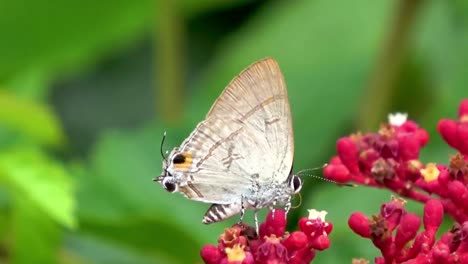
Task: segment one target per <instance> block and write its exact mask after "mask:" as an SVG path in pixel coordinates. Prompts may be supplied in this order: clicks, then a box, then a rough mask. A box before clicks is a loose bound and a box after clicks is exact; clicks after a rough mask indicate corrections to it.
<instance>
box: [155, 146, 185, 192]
mask: <svg viewBox="0 0 468 264" xmlns="http://www.w3.org/2000/svg"><path fill="white" fill-rule="evenodd" d="M191 167H192V155H191V154H190V153H188V152H181V151H179V149H178V148H175V149H174V150H172V151H171V153H170V154H169V156H168V157H167V158H164V160H163V175H161V176H159V177H157V178H156V179H155V181H157V182H159V183H161V185H162V186H163V187H164V189H165V190H166V191H168V192H177V191H178V190H179V185H180V183H181V180H182V179H181V178H182V176H181V175H182V174H183V173H184V172H186V171H188V170H189V169H190V168H191Z"/></svg>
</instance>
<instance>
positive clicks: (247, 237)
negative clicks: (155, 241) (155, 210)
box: [201, 209, 333, 264]
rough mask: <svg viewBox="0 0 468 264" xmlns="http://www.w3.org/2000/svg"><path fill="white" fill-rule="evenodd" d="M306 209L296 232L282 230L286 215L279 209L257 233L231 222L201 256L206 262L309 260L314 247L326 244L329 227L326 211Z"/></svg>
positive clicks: (298, 262) (272, 263)
mask: <svg viewBox="0 0 468 264" xmlns="http://www.w3.org/2000/svg"><path fill="white" fill-rule="evenodd" d="M309 212H310V214H309V217H303V218H301V219H300V220H299V228H300V231H294V232H292V233H288V232H285V230H286V214H285V212H284V211H283V210H279V209H277V210H275V211H274V212H269V213H268V215H267V218H266V220H265V222H264V223H262V224H261V225H260V228H259V235H257V234H256V231H255V228H253V227H251V226H248V225H245V224H235V225H233V226H232V227H231V228H228V229H226V230H225V231H224V233H223V234H222V235H220V236H219V239H218V246H214V245H205V246H204V247H203V248H202V250H201V257H202V259H203V261H204V262H205V263H206V264H221V263H222V264H253V263H258V264H282V263H284V264H285V263H289V264H306V263H310V262H311V261H312V260H313V259H314V257H315V253H316V250H324V249H327V248H328V247H329V246H330V240H329V238H328V234H330V232H331V230H332V228H333V226H332V224H331V223H329V222H325V215H326V212H324V211H322V212H318V211H316V210H309ZM273 213H274V215H273Z"/></svg>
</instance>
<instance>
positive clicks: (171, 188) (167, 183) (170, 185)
mask: <svg viewBox="0 0 468 264" xmlns="http://www.w3.org/2000/svg"><path fill="white" fill-rule="evenodd" d="M162 185H163V186H164V189H166V191H168V192H175V191H176V190H177V185H176V184H175V183H174V182H173V180H172V178H171V177H165V178H164V179H163V180H162Z"/></svg>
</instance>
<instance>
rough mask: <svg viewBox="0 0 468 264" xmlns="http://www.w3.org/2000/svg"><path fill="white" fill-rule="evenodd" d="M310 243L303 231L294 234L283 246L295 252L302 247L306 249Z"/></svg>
mask: <svg viewBox="0 0 468 264" xmlns="http://www.w3.org/2000/svg"><path fill="white" fill-rule="evenodd" d="M307 243H308V238H307V235H306V234H304V232H301V231H294V232H292V233H291V234H290V235H289V236H288V237H287V238H286V239H285V240H284V241H283V245H284V246H285V247H286V248H287V249H288V251H289V252H290V251H295V250H298V249H300V248H302V247H305V246H306V245H307Z"/></svg>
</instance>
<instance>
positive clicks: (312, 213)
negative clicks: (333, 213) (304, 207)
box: [308, 209, 328, 222]
mask: <svg viewBox="0 0 468 264" xmlns="http://www.w3.org/2000/svg"><path fill="white" fill-rule="evenodd" d="M308 211H309V217H308V218H309V219H319V218H320V220H322V221H323V222H325V216H326V215H327V214H328V212H327V211H317V210H315V209H310V210H308Z"/></svg>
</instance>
